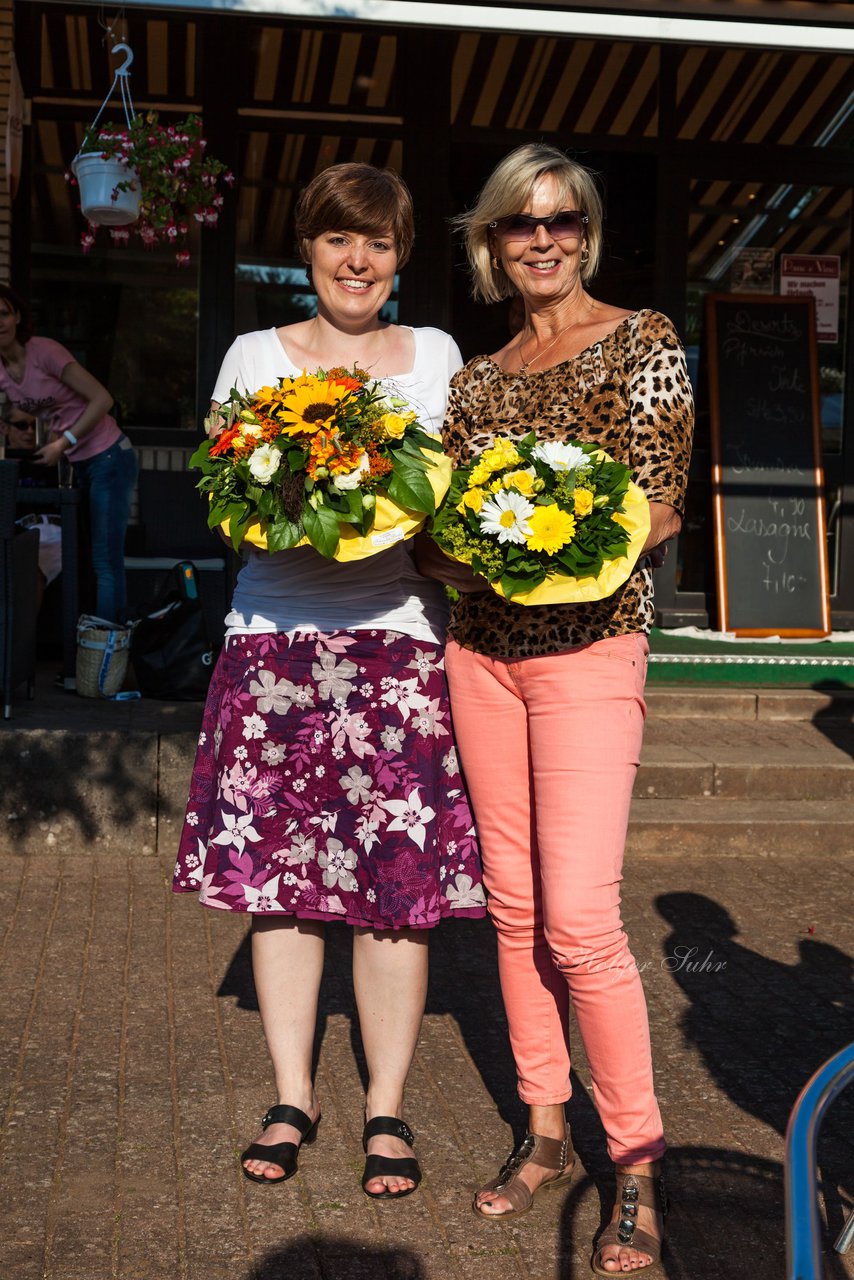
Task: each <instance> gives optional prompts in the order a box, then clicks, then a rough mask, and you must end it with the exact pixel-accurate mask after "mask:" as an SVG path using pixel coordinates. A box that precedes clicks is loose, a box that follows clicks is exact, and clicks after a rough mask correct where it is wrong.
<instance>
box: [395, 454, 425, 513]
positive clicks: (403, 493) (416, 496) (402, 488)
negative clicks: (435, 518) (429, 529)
mask: <svg viewBox="0 0 854 1280" xmlns="http://www.w3.org/2000/svg"><path fill="white" fill-rule="evenodd" d="M387 493H388V496H389V497H390V498H391V500H392V501H393V502H396V503H397V505H398V506H399V507H405V508H406V509H407V510H409V511H425V512H426V513H427V515H431V516H432V515H433V514H434V513H435V511H436V499H435V497H434V496H433V490H432V488H431V486H430V481H429V480H428V479H427V477H426V476H425V474H424V472H423V471H422V472H418V471H416V470H415V469H414V468H412V467H407V466H399V467H397V466H396V467H395V469H394V472H393V474H392V477H391V480H390V481H389V485H388V489H387Z"/></svg>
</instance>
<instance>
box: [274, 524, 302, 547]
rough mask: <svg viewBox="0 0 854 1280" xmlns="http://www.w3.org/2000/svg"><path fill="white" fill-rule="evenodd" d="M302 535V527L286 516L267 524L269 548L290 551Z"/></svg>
mask: <svg viewBox="0 0 854 1280" xmlns="http://www.w3.org/2000/svg"><path fill="white" fill-rule="evenodd" d="M301 537H302V529H301V528H300V526H299V525H298V524H294V522H293V520H288V519H285V518H282V519H279V520H277V521H276V522H275V523H274V524H268V525H267V550H268V551H289V550H290V548H291V547H295V546H296V544H297V543H298V542H299V540H300V538H301Z"/></svg>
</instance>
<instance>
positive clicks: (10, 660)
mask: <svg viewBox="0 0 854 1280" xmlns="http://www.w3.org/2000/svg"><path fill="white" fill-rule="evenodd" d="M17 488H18V464H17V462H13V461H11V460H9V459H5V458H4V459H2V460H0V685H2V692H3V718H4V719H5V720H8V719H9V717H10V716H11V714H12V693H13V691H14V690H15V689H17V688H18V686H19V685H22V684H24V683H26V686H27V695H28V697H30V698H32V697H33V694H34V691H35V678H36V613H37V612H38V572H39V535H38V530H37V529H27V530H25V531H23V532H21V531H19V530H17V529H16V528H15V498H16V494H17Z"/></svg>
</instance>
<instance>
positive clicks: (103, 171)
mask: <svg viewBox="0 0 854 1280" xmlns="http://www.w3.org/2000/svg"><path fill="white" fill-rule="evenodd" d="M71 171H72V173H73V174H74V176H75V178H76V179H77V185H78V187H79V189H80V209H81V212H82V214H83V216H84V218H88V220H89V221H90V222H93V223H94V224H95V226H97V227H126V226H128V224H129V223H131V222H136V220H137V218H138V217H139V205H140V200H141V199H142V188H141V186H140V182H139V174H138V173H137V171H136V169H131V168H130V167H129V166H128V165H126V164H125V163H124V161H123V160H116V159H113V158H108V157H106V156H102V155H101V154H100V153H99V152H97V151H87V152H86V153H85V154H84V155H78V156H75V157H74V159H73V160H72V162H71ZM120 182H132V183H133V184H134V185H133V187H132V188H131V190H130V191H119V190H118V184H119V183H120Z"/></svg>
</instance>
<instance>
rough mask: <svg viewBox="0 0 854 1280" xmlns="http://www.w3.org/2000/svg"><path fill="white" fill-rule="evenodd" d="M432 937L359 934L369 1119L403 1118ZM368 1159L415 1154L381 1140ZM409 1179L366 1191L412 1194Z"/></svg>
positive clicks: (419, 932) (374, 1182)
mask: <svg viewBox="0 0 854 1280" xmlns="http://www.w3.org/2000/svg"><path fill="white" fill-rule="evenodd" d="M427 941H428V938H427V931H426V930H423V929H400V930H394V931H392V930H389V931H387V932H382V933H380V932H378V931H377V932H375V931H374V930H372V929H359V928H357V929H355V930H354V934H353V989H354V991H355V994H356V1006H357V1008H358V1010H359V1027H360V1029H361V1033H362V1044H363V1045H364V1048H365V1058H366V1060H367V1064H368V1077H369V1081H368V1094H367V1098H366V1099H365V1118H366V1120H372V1119H373V1118H374V1116H396V1117H398V1118H401V1119H402V1117H403V1095H404V1089H405V1087H406V1077H407V1076H408V1074H409V1068H410V1066H411V1065H412V1059H413V1056H414V1054H415V1047H416V1045H417V1044H418V1033H419V1031H420V1029H421V1019H422V1017H423V1015H424V1003H425V1001H426V999H427V970H428V952H427ZM368 1154H369V1155H375V1156H389V1157H391V1158H392V1159H406V1158H408V1157H411V1156H412V1150H411V1148H410V1147H408V1146H407V1144H406V1143H405V1142H403V1140H402V1139H400V1138H395V1137H390V1136H388V1135H380V1136H378V1137H376V1138H371V1139H370V1140H369V1142H368ZM413 1186H414V1183H413V1182H412V1180H411V1179H409V1178H401V1177H395V1176H392V1175H384V1176H382V1177H380V1178H373V1179H371V1180H370V1181H369V1182H368V1184H367V1187H366V1190H368V1191H370V1192H372V1193H374V1194H380V1193H381V1192H382V1191H383V1188H384V1187H385V1188H387V1189H388V1190H389V1191H391V1192H394V1193H395V1194H396V1193H398V1192H401V1191H407V1190H410V1189H411V1188H412V1187H413Z"/></svg>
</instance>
